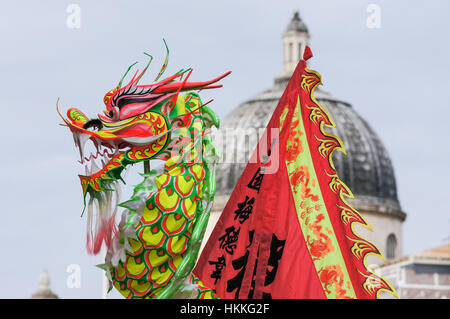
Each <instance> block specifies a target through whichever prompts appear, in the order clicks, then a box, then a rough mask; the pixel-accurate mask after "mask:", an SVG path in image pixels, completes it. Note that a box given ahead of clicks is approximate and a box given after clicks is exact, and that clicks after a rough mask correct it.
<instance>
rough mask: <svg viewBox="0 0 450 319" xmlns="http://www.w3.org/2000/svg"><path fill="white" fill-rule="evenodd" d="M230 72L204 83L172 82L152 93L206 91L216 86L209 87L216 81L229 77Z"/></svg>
mask: <svg viewBox="0 0 450 319" xmlns="http://www.w3.org/2000/svg"><path fill="white" fill-rule="evenodd" d="M230 73H231V71H228V72H227V73H224V74H222V75H221V76H219V77H217V78H215V79H212V80H209V81H205V82H184V81H178V82H172V83H168V84H165V85H161V86H159V87H157V88H155V89H154V90H153V93H156V94H158V93H172V92H177V91H179V90H180V91H187V90H197V89H206V88H211V89H212V88H215V87H218V86H209V85H210V84H213V83H215V82H217V81H220V80H221V79H223V78H224V77H226V76H227V75H229V74H230Z"/></svg>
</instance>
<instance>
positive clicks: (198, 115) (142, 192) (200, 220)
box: [105, 97, 219, 298]
mask: <svg viewBox="0 0 450 319" xmlns="http://www.w3.org/2000/svg"><path fill="white" fill-rule="evenodd" d="M189 101H191V100H189V97H188V98H186V102H189ZM193 101H194V102H193V103H192V105H191V106H190V107H187V108H186V109H187V112H189V113H188V114H189V115H191V118H189V119H188V120H189V123H190V124H189V125H187V126H183V127H181V129H180V132H177V133H175V131H174V132H173V133H172V136H171V138H170V142H171V143H172V145H171V148H172V151H171V152H170V156H169V157H168V158H167V160H166V161H165V164H164V167H160V168H159V169H154V168H153V169H151V170H150V171H149V172H148V173H146V172H144V173H142V174H141V175H142V177H143V181H142V182H141V183H140V184H138V185H136V187H135V189H134V192H133V195H132V197H131V199H130V200H128V201H126V202H123V203H121V204H120V205H119V206H121V207H123V208H125V211H124V212H123V214H122V220H121V222H120V224H119V237H118V238H117V240H116V241H114V243H113V245H112V246H111V247H110V249H108V253H107V256H106V260H105V262H106V269H109V271H107V276H109V278H110V281H111V282H112V283H113V284H114V286H115V287H116V288H117V289H118V290H119V292H121V293H122V294H123V295H124V296H126V297H130V296H131V297H136V296H138V292H137V291H134V290H133V289H131V288H127V287H129V286H130V285H134V286H135V287H139V289H143V290H144V289H145V295H146V296H147V297H150V298H169V297H171V296H173V294H174V293H177V292H178V291H179V290H180V289H181V288H180V287H182V286H183V285H185V284H186V281H187V278H188V277H189V275H190V274H191V272H192V269H193V267H194V265H195V261H196V259H197V256H198V252H199V249H200V245H201V241H202V239H203V235H204V233H205V230H206V226H207V223H208V219H209V214H210V211H211V207H212V203H213V201H214V195H215V162H216V159H217V157H216V150H215V147H214V145H213V143H212V137H211V134H210V132H209V130H210V129H211V127H212V126H213V125H214V126H216V127H218V125H219V121H218V118H217V117H216V116H215V114H214V113H213V112H212V110H210V109H209V108H207V107H206V106H202V105H201V102H200V99H199V98H198V97H197V98H196V99H194V100H193ZM191 102H192V101H191ZM186 105H188V103H186ZM185 120H186V118H185ZM177 149H178V151H177ZM152 256H153V257H152ZM137 272H139V276H140V275H142V276H143V274H144V273H145V275H146V278H150V279H147V281H145V282H144V283H142V281H136V280H135V278H136V277H139V276H137V275H136V273H137Z"/></svg>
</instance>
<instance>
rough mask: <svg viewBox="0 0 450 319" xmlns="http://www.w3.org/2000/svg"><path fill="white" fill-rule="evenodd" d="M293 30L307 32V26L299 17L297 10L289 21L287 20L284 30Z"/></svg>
mask: <svg viewBox="0 0 450 319" xmlns="http://www.w3.org/2000/svg"><path fill="white" fill-rule="evenodd" d="M289 31H294V32H308V28H307V27H306V24H305V23H303V21H302V19H300V15H299V13H298V12H295V13H294V16H293V17H292V19H291V22H289V24H288V26H287V28H286V32H289Z"/></svg>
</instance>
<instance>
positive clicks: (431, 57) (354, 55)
mask: <svg viewBox="0 0 450 319" xmlns="http://www.w3.org/2000/svg"><path fill="white" fill-rule="evenodd" d="M71 4H75V8H76V10H79V11H77V12H79V14H80V15H79V17H80V19H79V20H78V21H79V24H76V23H75V25H74V24H73V22H74V20H72V19H71V17H72V16H71V14H73V12H74V11H72V10H73V8H74V7H73V6H70V5H71ZM371 4H375V5H377V7H378V8H379V9H380V11H379V12H380V20H379V21H380V24H379V28H370V27H368V24H367V19H368V17H369V16H370V12H368V6H369V5H371ZM297 10H298V11H299V12H300V16H301V18H302V19H303V20H304V21H305V23H306V24H307V26H308V29H309V31H310V34H311V40H310V46H311V49H312V51H313V53H314V57H313V58H312V60H310V61H311V64H310V67H311V68H312V69H315V70H317V71H319V72H320V73H321V74H322V80H323V81H322V82H323V89H324V90H326V91H328V92H330V93H332V94H333V95H334V96H335V97H336V98H339V99H341V100H344V101H348V102H349V103H351V104H352V105H353V107H354V109H355V110H356V111H357V112H358V113H359V114H360V115H361V116H362V117H364V118H365V119H366V120H367V121H368V122H369V123H370V125H371V126H372V128H373V129H374V130H375V131H376V132H377V134H378V135H379V137H380V138H381V140H382V141H383V143H384V145H385V147H386V149H387V151H388V152H389V154H390V156H391V159H392V162H393V166H394V169H395V175H396V179H397V188H398V194H399V200H400V203H401V205H402V208H403V210H404V211H405V212H406V213H407V214H408V216H407V219H406V221H405V223H404V228H403V232H404V234H403V243H404V247H403V253H404V254H411V253H416V252H419V251H421V250H424V249H428V248H432V247H436V246H439V245H442V244H444V243H445V241H446V240H447V241H448V240H449V236H450V211H449V208H448V207H449V205H448V199H449V197H450V188H449V187H448V181H449V180H450V169H449V168H450V167H449V166H450V165H449V164H450V163H449V160H448V157H449V154H450V148H449V146H450V145H449V144H450V143H449V140H448V132H447V131H448V128H447V124H446V122H447V120H448V118H449V117H450V105H449V104H450V99H449V92H450V76H449V71H450V59H449V58H448V57H449V56H450V45H449V43H448V41H447V39H448V38H449V31H450V20H449V19H448V12H449V11H450V2H448V1H445V0H442V1H437V0H435V1H406V0H397V1H382V0H370V1H364V0H351V1H350V0H341V1H336V0H328V1H325V0H315V1H311V0H310V1H300V0H297V1H287V0H286V1H283V0H280V1H271V2H267V1H265V2H261V1H256V0H247V1H234V0H231V1H203V0H202V1H170V0H168V1H133V0H130V1H61V0H59V1H40V2H39V3H38V2H37V1H20V0H18V1H8V2H5V3H3V4H2V10H1V11H0V35H1V50H0V74H1V77H0V88H1V89H0V90H1V91H0V92H1V94H0V105H1V107H2V108H1V111H2V115H3V116H2V122H1V125H0V133H1V135H0V136H1V138H2V147H1V156H0V167H1V168H2V174H1V177H2V178H1V180H2V183H1V185H0V199H1V202H2V212H1V222H0V241H1V242H2V243H3V244H2V253H1V255H0V260H1V262H0V280H1V282H2V285H0V298H29V297H30V296H31V294H32V293H34V292H35V291H36V290H37V288H38V285H39V275H40V273H41V272H42V271H43V270H47V271H48V272H49V274H50V276H51V280H52V281H51V287H52V289H53V291H54V292H55V293H56V294H58V295H59V297H60V298H100V297H101V296H102V277H103V276H102V271H101V270H100V269H98V268H96V267H95V265H96V264H100V263H102V260H101V259H102V258H101V256H89V255H88V254H87V252H86V250H85V225H86V221H85V218H80V214H81V210H82V194H81V186H80V185H79V180H78V177H77V174H78V173H80V171H79V168H78V165H77V163H76V159H77V150H76V149H75V146H74V144H73V139H72V136H71V134H70V133H69V131H68V130H67V128H64V127H61V126H59V125H58V124H60V123H61V119H60V118H59V116H58V114H57V112H56V106H55V105H56V100H57V98H58V97H59V98H60V107H61V109H62V110H67V109H68V108H69V107H77V108H80V109H82V110H83V111H85V112H86V113H87V114H88V115H91V116H93V115H96V114H97V113H99V112H100V111H101V110H103V108H104V106H103V103H102V99H103V96H104V94H105V93H106V92H107V91H109V90H110V89H112V88H113V87H114V86H115V85H117V82H118V80H119V79H120V77H121V76H122V75H123V72H124V71H125V70H126V68H127V67H128V66H129V65H130V64H132V63H133V62H135V61H139V62H140V64H141V65H142V64H145V63H146V62H147V60H146V58H145V56H144V55H143V52H144V51H145V52H149V53H151V54H152V55H153V56H154V57H155V59H154V62H153V64H152V65H153V66H154V72H155V73H154V74H152V75H151V77H149V79H151V80H152V79H153V78H154V76H155V75H156V73H157V71H158V70H159V66H160V65H161V63H162V62H163V60H164V57H165V49H164V45H163V41H162V39H163V38H164V39H165V40H166V41H167V43H168V45H169V48H170V52H171V53H170V60H169V67H168V70H167V71H166V72H167V73H166V74H173V73H174V72H176V71H178V70H179V69H181V68H187V67H192V68H193V69H194V72H193V74H192V76H191V79H192V80H198V81H200V80H205V79H209V78H213V77H215V76H217V75H219V74H222V73H224V72H225V71H228V70H231V71H232V72H233V73H232V74H231V75H230V76H228V77H227V78H226V79H224V80H223V81H222V84H223V85H224V87H223V88H221V89H219V90H211V92H205V94H206V97H204V98H203V99H204V100H206V101H207V100H209V98H214V99H215V100H214V102H213V103H212V104H211V107H212V108H213V109H214V110H215V111H216V112H217V113H218V114H219V115H220V117H221V118H222V119H223V118H225V117H226V115H227V114H229V113H230V112H231V111H232V110H233V109H234V108H235V107H237V106H238V105H239V104H240V103H242V102H244V101H245V100H248V99H250V98H251V97H253V96H254V95H256V94H257V93H259V92H261V91H263V90H265V89H267V88H270V87H271V86H272V83H273V79H274V77H276V76H278V75H279V74H280V72H281V66H282V58H281V57H282V46H281V35H282V33H283V32H284V30H285V28H286V26H287V24H288V22H289V21H290V19H291V17H292V15H293V14H294V12H295V11H297ZM68 21H69V22H68ZM71 23H72V24H71ZM74 26H79V28H78V27H75V28H74ZM212 91H214V92H212ZM208 97H209V98H208ZM130 174H131V173H130ZM75 272H76V274H79V275H80V276H79V278H80V281H79V282H75V284H74V281H73V278H74V277H73V276H72V275H74V274H75ZM110 297H111V298H115V297H117V294H116V293H112V294H111V296H110Z"/></svg>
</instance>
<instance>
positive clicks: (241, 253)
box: [194, 48, 395, 299]
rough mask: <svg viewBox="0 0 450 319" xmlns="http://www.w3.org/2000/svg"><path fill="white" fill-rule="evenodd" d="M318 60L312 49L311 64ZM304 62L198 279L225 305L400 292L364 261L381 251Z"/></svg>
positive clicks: (208, 250)
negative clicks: (344, 175)
mask: <svg viewBox="0 0 450 319" xmlns="http://www.w3.org/2000/svg"><path fill="white" fill-rule="evenodd" d="M310 56H311V52H310V50H309V48H307V50H306V51H305V58H306V59H308V58H309V57H310ZM319 84H320V75H319V74H318V73H317V72H315V71H311V70H309V69H307V68H306V61H305V60H301V61H300V62H299V64H298V66H297V68H296V70H295V71H294V74H293V75H292V78H291V80H290V81H289V84H288V85H287V87H286V90H285V92H284V93H283V96H282V97H281V99H280V101H279V103H278V106H277V108H276V109H275V111H274V113H273V116H272V118H271V120H270V121H269V124H268V125H267V128H266V131H265V133H264V136H263V137H262V138H261V140H260V142H259V144H258V146H257V148H256V150H255V151H254V153H253V156H252V159H251V160H250V161H249V163H248V164H247V166H246V168H245V170H244V172H243V173H242V176H241V177H240V179H239V181H238V183H237V186H236V188H235V189H234V191H233V193H232V194H231V197H230V199H229V201H228V203H227V205H226V206H225V208H224V211H223V213H222V215H221V217H220V219H219V221H218V223H217V224H216V226H215V228H214V230H213V232H212V234H211V236H210V238H209V240H208V242H207V243H206V246H205V248H204V250H203V252H202V255H201V256H200V259H199V261H198V263H197V266H196V268H195V270H194V273H195V274H196V275H197V276H198V277H199V278H200V279H201V280H202V282H203V283H204V284H205V285H206V286H207V287H210V288H213V289H215V290H216V292H217V295H218V296H219V297H220V298H240V299H247V298H248V299H252V298H253V299H260V298H375V297H377V296H378V295H379V292H380V291H383V290H384V291H388V292H392V293H394V294H395V292H394V291H393V289H392V287H391V286H390V285H389V283H387V282H386V281H385V280H384V279H382V278H380V277H379V276H377V275H375V274H374V273H373V272H372V271H371V270H370V269H368V268H367V267H366V265H365V263H364V258H365V257H366V256H367V255H368V254H379V251H378V249H377V248H376V247H375V246H374V245H372V244H371V243H369V242H367V241H366V240H364V239H362V238H360V237H359V236H358V235H357V234H356V233H354V231H353V228H352V224H353V223H359V224H361V225H363V226H367V227H368V224H367V222H366V221H365V220H364V218H363V217H362V216H361V215H360V214H359V213H358V212H357V211H355V210H354V209H353V208H352V207H351V206H350V205H349V204H348V203H347V202H346V199H345V197H352V194H351V192H350V190H349V189H348V188H347V187H346V186H345V184H344V183H343V182H342V181H341V180H340V179H339V178H338V176H337V173H336V171H335V169H334V165H333V163H332V159H331V154H332V152H333V151H334V150H335V149H339V148H341V149H342V148H343V147H342V143H341V142H340V140H339V138H337V137H335V136H333V135H331V134H329V133H327V132H325V131H324V129H323V128H324V126H334V124H333V122H332V120H331V118H329V116H328V114H327V112H326V110H324V109H323V108H322V107H321V106H320V105H319V104H318V103H317V101H316V100H315V98H314V94H313V92H314V89H315V88H316V87H317V86H318V85H319Z"/></svg>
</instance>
